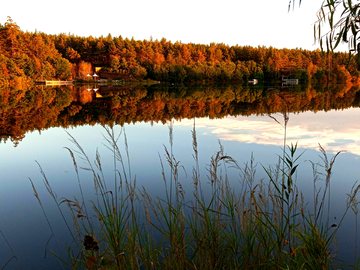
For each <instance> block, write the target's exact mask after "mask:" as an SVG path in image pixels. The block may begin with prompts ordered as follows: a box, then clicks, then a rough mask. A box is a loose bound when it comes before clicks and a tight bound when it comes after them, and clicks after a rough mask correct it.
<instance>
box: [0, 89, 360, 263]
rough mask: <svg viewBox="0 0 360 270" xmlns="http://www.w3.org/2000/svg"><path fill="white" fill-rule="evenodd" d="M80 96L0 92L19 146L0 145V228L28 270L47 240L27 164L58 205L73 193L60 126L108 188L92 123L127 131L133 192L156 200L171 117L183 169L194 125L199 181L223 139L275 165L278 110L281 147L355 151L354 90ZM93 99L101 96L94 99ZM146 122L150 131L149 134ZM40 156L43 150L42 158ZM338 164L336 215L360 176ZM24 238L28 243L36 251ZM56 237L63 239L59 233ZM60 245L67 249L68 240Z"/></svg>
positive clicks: (7, 136)
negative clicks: (96, 158) (94, 162)
mask: <svg viewBox="0 0 360 270" xmlns="http://www.w3.org/2000/svg"><path fill="white" fill-rule="evenodd" d="M88 89H89V88H87V86H84V87H80V88H78V87H74V88H70V87H65V88H63V87H61V88H35V89H29V90H17V89H5V90H4V91H0V95H1V99H0V111H1V112H0V125H1V128H0V130H1V140H2V142H4V141H9V140H12V141H14V143H15V144H16V143H19V146H18V147H17V148H14V147H12V145H11V143H10V144H9V143H8V144H6V145H4V144H2V145H1V150H2V155H1V157H2V158H3V162H0V166H2V167H1V168H0V171H1V172H2V174H1V179H2V181H1V189H0V198H1V200H3V201H2V203H1V204H0V207H2V208H1V209H0V210H1V211H0V212H1V213H2V215H3V219H2V220H0V228H1V229H3V230H4V232H5V233H6V235H7V236H8V238H9V239H11V243H12V244H13V245H15V250H16V251H17V252H19V254H20V252H23V250H24V249H25V250H27V251H29V250H31V251H32V253H30V252H25V253H24V254H22V253H21V256H22V261H26V262H28V264H29V265H32V264H33V265H39V264H40V263H43V262H42V261H41V259H38V258H39V257H41V258H42V257H43V250H44V246H45V245H46V243H47V241H48V238H49V234H48V233H45V234H44V232H48V228H47V227H46V223H45V221H44V218H43V216H42V215H41V211H40V209H39V206H38V204H37V201H36V199H35V198H34V196H33V192H32V190H31V186H30V184H29V183H28V180H27V179H28V177H31V178H32V179H34V181H35V184H36V185H37V187H39V188H40V191H39V194H40V195H41V196H42V197H45V196H46V194H47V193H46V190H45V188H44V187H43V186H42V179H41V177H40V174H39V171H38V168H37V166H36V164H35V163H34V162H33V160H34V159H35V160H37V161H39V162H40V163H41V165H42V166H43V168H44V169H45V171H46V173H47V174H48V178H49V179H51V183H52V184H53V187H54V189H55V190H56V192H57V194H58V197H59V198H61V197H68V198H73V196H75V195H76V192H77V190H78V189H77V181H76V179H75V178H74V175H73V171H72V166H73V165H72V161H71V160H70V158H69V155H68V153H67V152H66V151H65V150H62V147H64V146H69V142H68V136H67V135H66V134H65V132H64V131H63V128H69V127H76V128H74V129H71V130H69V131H70V133H71V134H72V135H73V136H74V137H75V138H77V139H79V142H80V143H81V145H82V146H83V147H84V149H86V152H87V153H90V156H91V157H93V155H91V154H92V153H95V151H96V148H97V147H99V150H100V152H101V154H102V158H103V164H104V166H106V167H110V168H109V170H108V171H109V174H107V175H106V179H110V180H109V181H111V179H112V177H113V168H111V165H112V164H113V163H112V157H111V155H109V154H108V152H107V151H108V149H102V148H101V147H102V142H103V138H102V136H101V133H102V131H103V129H102V128H101V126H100V125H99V124H114V123H115V124H120V125H125V126H126V133H127V136H128V143H129V146H130V158H131V161H132V163H131V166H132V170H133V172H134V175H135V174H136V179H137V181H138V185H139V186H142V185H144V186H146V187H147V188H148V191H149V192H152V194H155V196H159V195H161V192H163V180H162V178H161V168H160V164H159V160H158V156H159V152H160V155H162V149H163V144H164V143H165V144H167V142H168V141H169V138H168V127H167V126H166V125H163V123H166V122H167V121H168V120H170V119H176V120H177V121H175V124H174V153H175V155H176V157H177V159H178V160H180V161H181V164H182V165H184V167H185V168H187V171H188V172H191V166H193V159H192V157H191V153H192V150H191V145H192V143H191V134H190V129H191V127H190V126H192V125H193V118H196V128H197V134H198V142H199V153H200V155H201V159H200V167H201V168H204V171H202V172H201V173H202V174H201V175H202V177H203V178H204V179H203V180H204V181H207V179H206V173H207V172H206V170H205V168H206V165H207V164H208V162H209V158H210V156H211V155H212V154H213V153H214V151H216V150H218V144H217V139H220V140H221V141H222V143H223V145H224V147H225V151H227V153H228V154H229V155H231V156H232V157H234V158H235V159H236V160H237V161H239V163H240V164H242V163H243V162H246V161H248V159H249V157H250V155H251V153H252V152H254V156H255V158H256V160H257V161H259V162H260V163H261V164H265V165H266V164H269V163H271V164H273V163H275V162H276V160H277V157H276V151H277V150H280V149H279V147H278V146H281V145H282V142H283V141H282V140H283V134H284V129H283V127H282V126H281V125H280V124H278V123H276V122H275V121H274V120H273V119H271V118H270V117H268V115H272V116H274V117H276V119H277V120H278V121H279V122H280V123H282V122H283V120H282V113H284V111H285V112H291V113H290V121H289V123H288V141H289V142H290V141H291V142H295V141H298V142H299V146H300V147H306V148H312V149H317V143H318V142H320V143H321V144H322V145H323V146H324V148H325V149H326V150H328V151H329V150H331V151H336V150H338V149H339V150H347V151H348V152H350V153H354V154H358V153H359V148H358V146H356V144H357V143H358V138H359V136H358V135H359V129H358V128H357V126H356V125H354V122H355V121H356V119H357V117H358V116H359V114H360V111H359V110H360V108H358V107H359V94H358V91H359V89H358V88H356V87H352V88H351V87H348V86H346V87H340V86H336V87H334V88H332V89H316V88H313V87H305V88H304V87H303V88H302V86H301V87H299V88H291V89H281V88H270V87H263V86H256V87H244V86H229V87H224V88H211V87H203V88H186V87H177V88H171V89H170V88H167V87H166V86H164V87H159V86H158V87H147V88H145V87H142V86H136V87H134V86H126V87H116V86H99V89H98V90H97V91H95V90H94V89H93V88H91V89H90V90H88ZM98 93H99V94H101V96H102V97H97V94H98ZM354 107H355V108H354ZM340 110H341V111H340ZM314 112H316V114H314ZM242 116H244V117H242ZM188 119H190V120H188ZM156 122H158V123H159V124H156ZM126 123H136V125H126ZM150 123H152V124H153V126H152V127H151V126H150ZM53 127H60V128H53ZM29 131H30V132H31V131H42V135H41V136H38V135H37V134H36V133H33V134H30V132H29ZM89 135H90V136H89ZM25 136H26V138H25V139H23V138H24V137H25ZM21 140H23V141H21ZM239 142H240V143H239ZM70 147H71V146H70ZM103 148H105V147H103ZM43 149H44V150H46V151H42V150H43ZM40 150H41V151H40ZM239 150H240V151H239ZM317 154H318V153H317V152H316V151H313V150H311V149H310V150H309V151H307V153H306V157H305V155H304V159H305V158H306V159H310V160H313V161H314V162H316V158H317ZM5 157H6V160H5ZM307 165H308V167H306V166H307ZM336 165H337V166H339V167H338V168H341V169H338V168H336V169H335V171H336V172H335V177H336V178H337V179H336V178H335V177H334V178H335V179H334V180H335V181H334V182H333V183H332V188H333V190H334V191H336V192H338V194H332V196H333V198H336V202H335V203H334V204H333V206H335V208H339V209H336V211H338V212H342V211H343V208H342V207H343V206H344V205H345V203H344V201H345V200H346V195H344V194H346V193H347V192H349V190H350V188H351V186H352V185H353V180H354V179H355V180H356V177H354V176H355V175H358V172H357V168H358V165H357V163H356V160H354V156H352V155H348V154H344V155H343V156H342V157H341V158H339V159H338V160H337V163H336ZM19 167H21V169H20V170H19ZM303 167H305V169H304V171H301V177H299V178H301V180H303V179H305V180H309V179H310V181H311V179H312V178H311V177H312V176H311V169H309V167H310V164H308V163H306V164H303V163H302V165H301V168H303ZM189 168H190V169H189ZM83 173H84V174H86V173H87V172H86V171H85V172H83ZM304 174H305V176H304ZM309 174H310V176H308V175H309ZM265 177H266V175H265V173H264V172H263V171H262V170H261V169H259V171H258V178H259V179H261V178H265ZM90 178H91V177H90ZM90 178H88V177H84V178H83V179H84V187H87V194H86V196H88V198H91V196H92V195H93V193H94V191H93V190H92V189H91V185H92V182H91V181H90V182H91V183H88V182H86V180H88V179H90ZM344 179H345V180H344ZM182 181H183V182H182V183H183V184H184V187H185V185H186V183H189V179H185V178H184V179H182ZM237 181H238V179H237V178H234V179H233V183H234V185H236V184H237V183H236V182H237ZM300 185H301V188H302V189H301V190H304V191H305V193H306V194H311V190H310V188H311V187H312V185H311V183H310V184H309V181H307V182H306V181H304V182H300V183H299V186H300ZM41 187H42V190H41ZM306 188H307V189H309V190H307V189H306ZM308 191H309V192H308ZM74 194H75V195H74ZM45 198H46V197H45ZM45 201H46V199H45ZM44 204H45V205H48V204H47V203H44ZM49 206H50V203H49ZM338 212H337V213H338ZM50 213H53V214H52V218H54V219H55V220H56V218H57V217H58V214H57V212H56V213H55V211H54V212H51V211H50ZM332 216H339V215H338V214H336V215H335V214H334V215H332ZM24 224H26V228H25V226H24ZM54 224H59V225H58V226H59V227H60V229H59V230H60V231H61V230H62V228H63V227H62V226H63V225H62V223H61V222H60V221H59V222H58V220H56V221H55V222H54ZM349 228H350V229H352V228H351V227H350V226H348V227H344V229H345V230H346V231H352V230H350V229H349ZM29 235H30V236H36V242H37V243H38V244H37V246H36V247H34V246H33V245H34V244H33V242H34V241H33V238H31V237H29ZM58 235H61V236H63V232H62V231H61V232H60V233H58ZM17 237H18V238H19V239H17ZM346 239H351V238H346ZM63 240H64V245H63V246H64V247H65V242H66V241H67V240H66V239H65V238H64V239H63ZM24 243H25V244H24ZM67 243H69V242H67ZM51 244H54V243H53V242H51ZM24 247H25V248H24ZM5 249H6V250H8V248H7V247H6V246H5V247H4V248H2V250H5ZM34 254H35V255H34ZM39 254H40V255H39ZM49 257H51V256H49ZM5 258H8V256H5ZM55 262H56V261H55ZM44 264H45V263H44ZM54 264H55V263H54ZM54 267H55V266H54ZM54 267H41V266H40V267H37V268H34V269H56V268H54Z"/></svg>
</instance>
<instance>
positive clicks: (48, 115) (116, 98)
mask: <svg viewBox="0 0 360 270" xmlns="http://www.w3.org/2000/svg"><path fill="white" fill-rule="evenodd" d="M359 104H360V95H359V87H354V86H351V85H344V86H334V87H332V88H327V89H323V88H321V87H317V88H316V87H311V86H307V87H304V86H298V87H294V88H281V87H278V88H274V87H266V86H252V87H249V86H243V85H230V86H226V87H222V88H217V87H197V88H192V87H185V86H177V87H176V88H169V87H167V86H153V87H147V88H145V87H144V86H131V85H127V86H121V87H120V86H109V85H105V86H104V85H96V86H82V87H69V86H68V87H37V88H33V89H28V90H18V89H2V90H1V91H0V130H1V132H0V141H3V142H5V141H7V140H9V139H10V140H11V141H13V142H14V144H15V145H17V144H18V143H19V142H20V141H21V140H22V139H23V138H24V136H25V134H26V133H27V132H29V131H30V132H31V131H35V130H38V131H41V130H43V129H48V128H50V127H64V128H67V127H70V126H79V125H86V124H90V125H95V124H103V125H104V124H110V125H111V124H114V123H115V124H120V125H123V124H124V123H136V122H139V121H140V122H141V121H144V122H162V123H165V122H166V121H168V120H171V119H176V120H181V119H184V118H188V119H192V118H194V117H196V118H202V117H208V118H210V119H215V118H225V117H227V119H226V120H224V121H222V122H221V126H219V127H213V131H212V132H215V133H219V134H222V135H221V138H222V139H226V140H240V141H244V142H261V143H263V144H274V143H275V141H274V140H275V137H278V135H279V134H280V133H281V129H279V126H278V124H276V122H275V121H271V120H270V119H267V120H264V118H261V120H260V119H256V118H251V120H250V119H246V120H245V119H242V120H241V121H240V120H239V119H238V118H236V119H235V118H229V117H228V116H232V117H236V116H252V115H267V114H276V113H283V112H292V113H300V112H305V111H313V112H318V111H324V112H329V111H331V110H339V109H341V110H343V109H346V108H351V107H359ZM354 114H356V113H355V112H354ZM334 115H336V113H335V114H333V113H331V112H330V113H328V114H326V116H325V114H324V117H322V120H321V122H320V123H317V124H316V126H313V125H312V124H311V123H312V122H313V121H318V117H316V118H313V119H310V118H309V117H306V119H304V120H305V121H302V120H301V118H302V117H295V116H292V117H291V118H294V119H292V122H293V123H294V120H295V121H298V124H297V125H291V126H290V127H289V128H290V129H292V132H293V133H294V134H297V135H296V136H295V137H294V138H293V139H294V140H301V141H302V142H303V143H304V147H307V146H310V147H311V143H312V141H317V142H318V141H322V142H324V143H326V144H327V145H329V146H331V147H332V148H333V149H334V151H336V149H337V148H336V147H337V146H338V144H339V141H336V139H335V138H339V136H340V137H341V138H342V139H345V140H346V144H347V145H348V147H349V148H352V146H353V144H354V143H356V142H357V140H356V138H357V137H358V136H357V135H358V131H357V130H356V129H354V128H350V126H349V125H350V124H351V122H350V121H349V123H348V125H345V124H346V121H345V122H344V121H343V120H340V121H339V124H337V126H336V127H335V126H334V125H335V124H336V123H334V121H333V119H334V118H333V117H334ZM348 117H351V118H352V119H354V117H355V116H354V115H352V114H351V115H349V116H348ZM326 119H328V120H326ZM329 121H330V122H329ZM327 122H328V124H326V123H327ZM251 127H255V128H251ZM350 129H351V130H350ZM332 130H336V131H332ZM275 144H276V143H275ZM342 144H344V143H342ZM352 151H353V152H354V153H359V149H358V148H352Z"/></svg>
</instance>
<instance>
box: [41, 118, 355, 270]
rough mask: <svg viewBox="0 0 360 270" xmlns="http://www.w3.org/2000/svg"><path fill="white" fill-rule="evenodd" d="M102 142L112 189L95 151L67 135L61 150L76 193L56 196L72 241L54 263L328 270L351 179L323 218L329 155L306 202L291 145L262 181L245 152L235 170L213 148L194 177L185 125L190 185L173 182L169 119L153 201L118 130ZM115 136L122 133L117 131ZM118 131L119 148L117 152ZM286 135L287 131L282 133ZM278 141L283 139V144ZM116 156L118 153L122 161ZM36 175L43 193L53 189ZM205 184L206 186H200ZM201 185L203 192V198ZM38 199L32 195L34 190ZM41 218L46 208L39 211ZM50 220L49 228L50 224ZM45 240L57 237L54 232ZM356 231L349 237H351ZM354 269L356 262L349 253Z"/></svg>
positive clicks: (177, 173) (177, 168)
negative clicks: (83, 174) (86, 179)
mask: <svg viewBox="0 0 360 270" xmlns="http://www.w3.org/2000/svg"><path fill="white" fill-rule="evenodd" d="M105 132H106V135H105V136H104V137H105V140H106V142H107V147H108V148H109V149H110V150H111V152H112V155H113V163H114V164H113V166H114V172H115V174H114V183H113V184H114V185H113V188H110V186H109V185H107V183H108V182H107V181H106V179H105V177H104V175H105V173H104V172H103V168H102V164H101V157H100V154H99V153H98V152H97V153H96V158H95V163H94V164H95V165H93V163H92V162H91V161H90V159H89V158H88V156H87V154H86V153H85V151H84V150H83V149H82V148H81V145H80V144H79V143H78V142H77V141H76V140H75V138H73V137H72V136H71V135H70V134H69V136H70V138H71V141H72V142H73V144H74V145H75V150H72V149H70V148H67V150H68V151H69V153H70V155H71V158H72V160H73V165H74V170H75V174H76V176H77V179H78V183H79V189H80V194H81V198H80V199H76V198H75V199H73V200H70V199H61V200H60V201H57V198H56V196H55V195H52V197H53V198H54V199H55V201H56V202H57V206H58V209H59V211H60V213H61V215H62V216H63V218H64V220H65V221H66V218H65V217H64V215H63V214H62V211H63V210H62V209H61V208H60V205H62V204H66V205H67V207H68V209H69V210H70V213H71V215H72V223H73V224H72V229H71V228H70V227H71V226H69V225H68V223H65V224H66V226H67V227H68V230H69V233H70V235H71V236H72V239H73V242H72V245H70V246H68V247H67V257H65V256H63V255H61V254H60V256H59V260H60V261H61V262H62V264H63V265H64V266H65V267H68V268H71V269H285V268H286V269H328V268H330V267H332V266H335V265H337V264H336V262H335V261H334V260H333V258H334V256H335V254H332V253H330V249H329V247H330V245H331V244H332V243H333V242H334V239H335V235H336V232H337V230H338V228H339V226H340V225H341V224H342V222H343V220H344V217H345V215H346V214H347V212H348V210H349V209H352V210H353V211H354V213H355V215H356V217H357V204H358V201H357V199H356V196H357V194H358V193H359V190H360V185H357V183H356V184H355V185H354V187H353V189H352V191H351V193H350V194H348V197H349V198H348V203H347V205H346V210H345V213H344V215H343V217H342V218H341V219H340V222H339V224H331V225H330V224H329V219H328V216H329V213H330V210H329V207H330V181H331V172H332V167H333V164H334V162H335V159H336V157H337V156H338V154H339V153H338V154H336V155H335V156H334V157H333V158H332V159H331V160H330V161H328V158H327V154H326V152H325V150H324V149H323V148H322V147H321V146H320V148H319V149H320V152H321V153H322V161H323V164H315V163H312V167H313V171H314V208H313V209H307V208H306V205H307V202H305V200H304V196H303V194H302V193H301V191H299V190H298V187H297V185H296V174H297V169H298V166H299V158H300V157H301V156H302V154H303V153H300V154H298V148H297V144H291V145H289V146H287V147H285V148H284V149H283V155H282V156H281V157H279V162H278V163H277V164H275V165H274V166H272V167H269V168H265V167H263V169H264V170H265V172H266V174H267V176H268V180H264V179H263V180H257V179H256V169H257V164H256V162H255V160H254V158H253V157H251V158H250V161H249V163H246V164H245V165H244V166H240V165H239V164H238V162H237V161H236V160H234V159H233V158H232V157H230V156H228V155H226V154H225V152H224V147H223V146H222V145H221V143H220V142H219V150H218V151H217V152H216V153H215V154H214V155H213V156H212V157H211V158H210V162H209V165H208V166H207V168H206V169H207V172H208V175H207V183H204V182H203V181H204V178H205V177H204V176H202V175H200V168H199V153H198V143H197V137H196V130H195V122H194V127H193V130H192V132H191V134H192V140H193V143H192V147H193V159H194V166H193V168H192V184H193V190H192V191H191V192H189V191H186V193H185V190H184V188H183V185H182V181H183V178H182V173H183V171H185V169H184V168H183V167H182V165H181V163H180V161H178V160H177V159H176V157H175V155H174V153H173V136H174V134H173V129H172V124H170V125H169V135H170V136H169V137H170V141H169V145H170V148H169V149H168V148H167V147H166V146H164V153H165V160H163V158H162V157H161V155H159V157H160V164H161V168H162V171H161V174H162V178H163V182H164V194H165V195H164V198H153V197H152V196H151V195H150V194H149V193H148V192H147V190H146V188H145V187H140V188H138V187H137V185H136V177H132V174H131V166H130V156H129V149H128V145H127V139H126V133H125V129H121V133H120V134H119V135H117V134H115V132H114V130H113V129H112V128H109V127H105ZM121 135H122V136H121ZM121 137H123V139H124V145H125V150H124V151H125V152H123V151H122V150H120V147H119V139H120V138H121ZM284 140H286V134H285V135H284ZM284 145H286V144H284ZM74 153H77V154H78V155H80V157H81V158H82V159H83V160H84V161H85V163H86V166H85V167H83V169H85V170H88V171H90V172H91V174H92V178H93V179H92V180H93V183H94V189H95V191H96V200H95V201H92V202H91V204H89V202H88V201H86V198H85V197H84V193H83V192H82V184H81V181H80V174H79V169H80V168H79V166H78V164H77V161H76V158H75V154H74ZM124 157H125V158H124ZM319 166H323V167H324V169H325V174H324V175H325V182H324V183H325V186H324V187H322V188H321V189H320V188H319V187H318V185H317V183H318V181H317V180H318V179H319V177H320V176H319V174H320V173H319V171H318V168H319ZM40 170H41V173H42V175H43V178H44V183H45V186H46V188H47V190H48V192H49V193H50V194H54V192H53V191H52V189H51V186H50V183H49V181H48V180H47V179H46V176H45V174H44V173H43V171H42V169H41V167H40ZM229 170H233V171H234V172H237V173H238V175H239V181H240V186H239V187H232V186H231V185H230V181H229V173H228V172H229ZM207 185H209V186H207ZM204 188H205V189H206V188H209V189H210V190H211V193H210V194H208V193H206V192H205V191H204ZM34 192H35V195H36V196H37V198H38V200H39V203H40V205H41V200H40V198H39V197H38V195H37V193H36V188H35V187H34ZM44 214H45V216H46V213H45V212H44ZM49 226H51V225H50V224H49ZM53 237H55V238H56V235H55V234H54V233H53ZM356 237H357V235H356ZM354 260H355V262H354V267H355V265H356V264H357V257H356V254H355V258H354Z"/></svg>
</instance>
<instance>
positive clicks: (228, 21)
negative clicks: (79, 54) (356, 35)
mask: <svg viewBox="0 0 360 270" xmlns="http://www.w3.org/2000/svg"><path fill="white" fill-rule="evenodd" d="M298 1H299V0H297V1H296V4H295V8H294V10H293V9H292V8H291V10H290V12H288V4H289V0H274V1H270V0H223V1H221V2H220V1H214V0H206V1H204V0H182V1H173V0H152V1H149V0H133V1H129V0H126V1H125V0H117V1H115V0H102V1H94V0H88V1H83V0H71V1H70V0H63V1H56V2H54V1H48V0H47V1H45V0H32V1H29V0H17V1H3V3H1V9H0V23H1V24H4V23H5V22H6V21H7V16H10V17H11V18H12V19H13V21H14V22H15V23H17V24H18V25H19V26H20V28H21V30H23V31H30V32H34V31H35V30H37V31H40V32H44V33H47V34H59V33H66V34H68V33H71V34H74V35H76V36H85V37H87V36H90V35H91V36H93V37H99V36H101V35H103V36H107V35H108V34H109V33H110V34H111V35H112V36H113V37H115V36H119V35H121V36H122V37H123V38H129V39H131V38H132V37H134V39H135V40H144V39H147V40H149V39H150V37H152V38H153V39H154V40H155V39H158V40H160V39H162V38H163V37H164V38H166V39H167V40H170V41H172V42H173V43H174V42H176V41H181V42H183V43H195V44H210V43H211V42H214V43H224V44H226V45H230V46H233V45H236V44H238V45H240V46H247V45H250V46H253V47H257V46H266V47H269V46H272V47H275V48H280V49H281V48H290V49H292V48H302V49H307V50H316V49H317V48H319V44H314V33H313V29H314V22H315V21H316V20H317V17H316V13H317V11H318V10H319V8H320V7H321V4H322V2H323V0H303V1H302V3H301V6H300V7H299V5H298ZM344 50H346V47H345V49H344Z"/></svg>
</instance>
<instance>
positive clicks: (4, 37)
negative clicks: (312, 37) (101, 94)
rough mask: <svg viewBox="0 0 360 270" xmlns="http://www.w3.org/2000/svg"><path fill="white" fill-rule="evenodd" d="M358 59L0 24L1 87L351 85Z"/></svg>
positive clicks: (357, 71) (302, 51) (303, 52)
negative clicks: (94, 82)
mask: <svg viewBox="0 0 360 270" xmlns="http://www.w3.org/2000/svg"><path fill="white" fill-rule="evenodd" d="M359 67H360V62H359V60H358V59H357V57H352V58H349V55H348V53H343V52H337V53H332V52H330V53H324V52H322V51H320V50H316V51H309V50H303V49H301V48H299V49H286V48H283V49H277V48H273V47H260V46H259V47H251V46H239V45H236V46H229V45H225V44H223V43H211V44H209V45H205V44H192V43H189V44H184V43H181V41H176V42H175V43H173V42H171V41H167V40H166V38H162V39H161V40H160V41H159V40H153V39H152V38H150V39H149V40H142V41H141V40H134V39H131V40H130V39H128V38H125V39H124V38H122V37H121V36H118V37H112V36H111V35H110V34H109V35H108V36H106V37H104V36H100V37H92V36H89V37H80V36H74V35H72V34H64V33H61V34H58V35H48V34H45V33H42V32H35V33H30V32H24V31H22V30H21V29H20V27H19V26H18V25H17V24H16V23H14V22H13V21H12V19H11V18H10V17H9V19H8V21H7V22H5V24H4V25H2V24H0V84H1V83H2V84H4V82H5V81H7V82H9V81H10V82H26V81H36V80H45V79H46V80H51V79H58V80H76V79H86V75H87V74H94V71H95V68H97V69H100V72H99V74H100V76H102V77H104V78H108V79H137V80H140V79H144V78H149V79H153V80H156V81H161V82H170V83H171V82H172V83H174V82H176V83H184V84H192V83H193V84H197V83H203V82H204V81H205V82H207V83H212V82H214V83H225V82H246V81H247V80H250V79H254V78H255V79H258V80H259V81H278V80H281V78H282V76H287V77H290V78H297V79H299V80H300V81H303V82H304V81H306V82H307V81H317V82H319V81H321V82H328V81H329V82H333V83H349V82H352V83H354V82H356V83H357V82H358V78H359V75H360V73H359Z"/></svg>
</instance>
